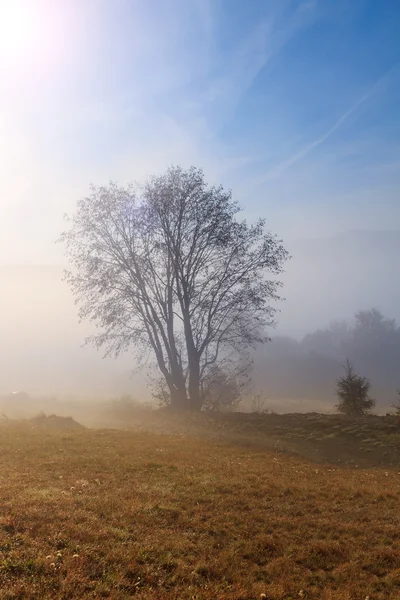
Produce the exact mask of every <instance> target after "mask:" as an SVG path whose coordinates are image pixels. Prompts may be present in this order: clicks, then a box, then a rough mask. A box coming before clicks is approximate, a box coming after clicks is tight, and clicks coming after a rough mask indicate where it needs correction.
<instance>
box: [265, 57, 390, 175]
mask: <svg viewBox="0 0 400 600" xmlns="http://www.w3.org/2000/svg"><path fill="white" fill-rule="evenodd" d="M396 67H397V63H396V65H394V66H393V67H392V68H391V69H389V70H388V71H387V72H386V73H385V74H384V75H383V76H382V77H380V78H379V79H378V80H377V81H376V82H375V83H374V84H373V85H372V86H371V87H370V88H369V89H368V90H367V92H365V94H363V95H362V96H361V97H360V98H358V100H357V101H356V102H355V103H354V104H353V105H352V106H351V107H350V108H349V109H348V110H347V111H346V112H345V113H343V114H342V116H341V117H340V118H339V119H337V121H336V122H335V123H334V124H333V125H332V127H330V128H329V129H328V130H327V131H326V132H325V133H324V134H323V135H322V136H320V137H319V138H317V139H316V140H314V141H313V142H311V143H309V144H306V145H305V146H303V147H302V148H301V149H300V150H298V151H297V152H296V153H295V154H293V155H292V156H290V157H289V158H287V159H286V160H283V161H282V162H280V163H279V164H278V165H275V166H274V167H272V168H271V169H269V170H268V171H267V173H266V174H265V175H264V176H262V177H261V181H269V180H271V179H275V178H276V177H280V176H281V175H282V174H283V173H285V172H286V171H287V170H288V169H290V167H292V166H293V165H295V164H296V163H298V162H299V161H301V160H302V159H303V158H305V157H306V156H307V155H308V154H310V153H311V152H312V151H313V150H315V148H317V147H318V146H321V144H323V143H324V142H326V141H327V140H328V139H329V138H330V137H331V136H332V135H333V134H334V133H335V132H336V131H337V130H338V129H339V128H340V127H341V126H342V125H343V124H344V123H345V122H346V121H347V120H348V118H349V117H351V115H352V114H353V113H355V112H356V111H357V110H358V109H359V108H360V107H361V106H362V105H363V104H364V103H365V102H366V101H367V100H368V99H369V98H371V96H373V94H375V93H376V91H377V90H378V88H379V87H380V86H381V84H382V83H383V81H385V80H386V79H387V77H388V76H389V74H390V73H391V72H392V71H393V70H394V69H395V68H396Z"/></svg>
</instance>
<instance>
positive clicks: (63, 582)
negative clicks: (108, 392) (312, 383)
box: [0, 424, 400, 600]
mask: <svg viewBox="0 0 400 600" xmlns="http://www.w3.org/2000/svg"><path fill="white" fill-rule="evenodd" d="M0 461H1V470H0V598H2V599H9V600H11V599H22V598H37V599H40V600H46V599H52V600H54V599H58V598H60V599H61V598H62V599H68V598H71V599H79V598H88V599H91V598H113V599H125V598H131V597H135V598H137V599H138V600H139V599H142V600H145V599H146V600H149V599H160V600H161V599H164V598H165V599H167V598H168V599H176V600H177V599H179V600H185V599H187V600H189V599H197V600H211V599H213V600H215V599H220V600H239V599H241V600H251V599H257V598H259V597H260V595H261V594H266V596H267V598H270V599H271V600H283V599H285V600H289V599H290V598H291V599H295V598H302V597H303V598H309V599H313V598H314V599H321V600H350V599H352V600H353V599H354V600H364V599H365V598H366V597H368V596H369V597H370V599H371V600H372V599H374V600H383V599H385V600H386V599H395V598H396V599H398V598H400V511H399V500H400V474H399V473H398V469H388V470H379V469H373V468H370V469H362V470H361V469H359V470H357V469H354V470H352V469H338V468H334V469H333V468H332V467H329V466H321V465H315V464H312V463H309V462H304V461H303V460H299V459H295V458H290V457H288V456H285V455H283V454H279V453H275V452H273V451H272V450H268V449H265V448H259V447H247V448H246V447H243V446H238V445H232V444H231V445H230V444H227V443H226V442H219V443H218V442H212V441H207V440H199V439H192V438H190V437H179V436H168V435H161V434H154V433H153V434H150V433H138V432H136V433H135V432H126V431H112V430H108V431H105V430H97V431H95V430H82V431H81V430H76V431H70V432H69V431H52V430H43V429H37V428H32V427H30V426H28V425H24V426H22V425H14V424H8V425H4V426H2V427H0Z"/></svg>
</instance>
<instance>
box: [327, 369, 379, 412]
mask: <svg viewBox="0 0 400 600" xmlns="http://www.w3.org/2000/svg"><path fill="white" fill-rule="evenodd" d="M344 369H345V374H344V376H343V377H341V378H340V379H338V382H337V391H336V394H337V396H338V398H339V404H337V405H336V408H337V410H338V411H339V412H341V413H343V414H345V415H348V416H351V417H360V416H363V415H366V414H367V413H369V412H370V411H371V410H372V409H373V408H374V406H375V400H374V399H373V398H370V396H369V388H370V386H371V384H370V382H369V381H368V379H367V378H366V377H361V376H360V375H357V373H356V372H355V371H354V368H353V365H352V364H351V362H350V361H349V360H348V359H347V360H346V363H345V365H344Z"/></svg>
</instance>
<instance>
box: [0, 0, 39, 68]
mask: <svg viewBox="0 0 400 600" xmlns="http://www.w3.org/2000/svg"><path fill="white" fill-rule="evenodd" d="M40 25H41V23H40V18H39V15H38V14H37V11H36V10H35V4H34V3H33V2H29V0H27V1H25V2H22V1H19V0H1V2H0V52H1V57H2V59H3V60H5V61H6V62H7V63H10V62H11V63H12V61H13V60H19V59H20V58H23V57H24V55H27V54H28V53H30V52H33V51H34V50H35V46H36V45H37V44H38V43H39V41H40V35H41V33H43V32H41V27H40Z"/></svg>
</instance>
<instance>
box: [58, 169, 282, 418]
mask: <svg viewBox="0 0 400 600" xmlns="http://www.w3.org/2000/svg"><path fill="white" fill-rule="evenodd" d="M240 210H241V209H240V208H239V206H238V205H237V204H236V203H235V202H234V201H233V200H232V197H231V193H230V192H226V191H224V190H223V188H222V187H213V186H209V185H207V183H206V182H205V180H204V175H203V172H202V171H201V170H198V169H196V168H193V167H192V168H190V169H189V170H183V169H182V168H180V167H172V168H170V169H168V170H167V171H166V173H165V174H164V175H162V176H159V177H152V178H150V179H149V180H148V182H147V183H146V184H145V185H144V186H138V185H131V186H129V187H127V188H123V187H119V186H118V185H117V184H115V183H110V184H109V186H108V187H92V188H91V193H90V195H89V196H88V197H86V198H83V199H81V200H80V201H79V203H78V206H77V210H76V212H75V214H74V215H73V216H72V217H66V221H67V223H68V229H67V230H66V231H65V232H64V233H63V234H62V235H61V238H60V241H61V242H63V243H64V244H65V249H66V256H67V258H68V260H69V262H70V265H71V270H70V271H68V272H66V280H67V282H68V283H69V285H70V287H71V289H72V292H73V294H74V295H75V300H76V303H77V304H78V305H79V315H80V318H81V319H87V320H89V321H92V322H94V323H95V324H96V326H97V327H98V328H99V333H98V335H94V336H93V337H91V338H88V340H87V341H88V342H92V343H94V345H95V346H96V347H103V348H105V353H106V355H107V354H113V355H115V356H117V355H118V354H119V353H120V352H122V351H126V350H128V349H129V348H131V347H135V348H136V350H137V356H138V359H139V364H143V361H146V360H147V359H148V358H149V357H151V358H153V359H155V364H156V365H157V367H158V370H159V373H160V375H161V378H162V381H163V382H164V383H163V385H164V387H165V388H166V390H167V392H168V397H169V403H170V404H171V406H172V407H175V408H179V409H192V410H200V409H201V408H202V406H203V404H204V403H205V401H206V398H205V395H204V393H203V392H202V390H204V389H207V381H208V380H210V376H211V374H212V373H213V372H215V370H216V368H217V367H220V368H223V370H224V371H225V375H226V377H228V378H229V377H231V374H232V373H233V372H234V370H235V369H236V368H237V366H238V365H239V367H238V368H239V369H240V368H241V365H243V361H245V360H246V353H247V351H248V350H249V349H250V348H252V347H254V346H255V344H257V343H259V342H264V341H267V338H266V337H265V335H264V334H263V333H260V332H264V331H265V328H266V327H267V326H271V325H272V324H273V323H274V315H275V313H276V309H275V308H274V307H273V306H271V304H270V303H271V301H276V300H278V299H279V296H278V294H277V291H278V288H279V285H280V283H279V282H278V281H277V280H276V278H275V277H276V275H278V274H279V273H281V272H282V266H283V263H284V262H285V260H286V259H287V258H288V254H287V252H286V250H285V249H284V247H283V246H282V243H281V241H280V240H277V238H276V237H275V236H274V235H272V234H270V233H267V232H265V222H264V220H262V219H260V220H259V221H257V222H256V223H255V224H248V223H247V222H246V221H244V220H238V218H237V215H238V213H239V212H240ZM268 273H269V274H271V275H272V276H273V278H272V279H268V278H267V277H266V275H267V274H268ZM221 365H222V366H221ZM227 370H228V371H230V372H231V373H228V372H226V371H227Z"/></svg>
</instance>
